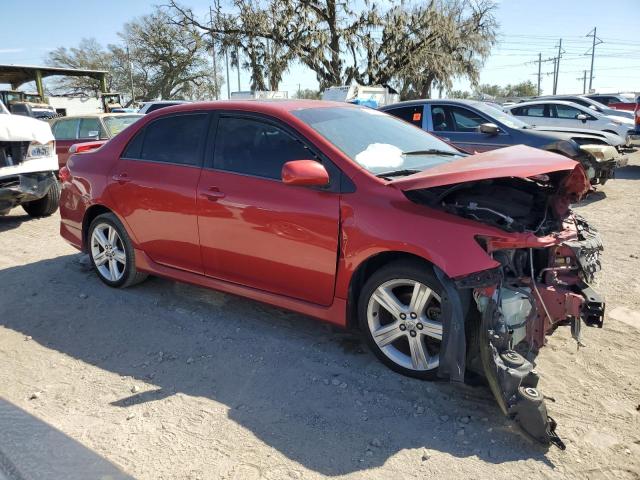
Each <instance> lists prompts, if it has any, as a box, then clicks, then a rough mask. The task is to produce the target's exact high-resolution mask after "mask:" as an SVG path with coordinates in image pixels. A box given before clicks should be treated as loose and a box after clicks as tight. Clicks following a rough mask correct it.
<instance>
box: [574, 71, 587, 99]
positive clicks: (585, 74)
mask: <svg viewBox="0 0 640 480" xmlns="http://www.w3.org/2000/svg"><path fill="white" fill-rule="evenodd" d="M576 80H582V94H583V95H584V94H585V93H587V71H586V70H585V71H584V74H583V75H582V76H581V77H578V78H576Z"/></svg>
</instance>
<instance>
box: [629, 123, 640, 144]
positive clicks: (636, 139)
mask: <svg viewBox="0 0 640 480" xmlns="http://www.w3.org/2000/svg"><path fill="white" fill-rule="evenodd" d="M626 144H627V146H629V147H640V129H638V128H636V129H635V130H629V133H628V134H627V142H626Z"/></svg>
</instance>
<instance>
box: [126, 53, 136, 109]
mask: <svg viewBox="0 0 640 480" xmlns="http://www.w3.org/2000/svg"><path fill="white" fill-rule="evenodd" d="M127 60H128V61H129V82H130V84H131V106H132V107H133V106H134V104H135V103H136V92H135V90H134V89H133V64H132V63H131V55H129V44H128V43H127Z"/></svg>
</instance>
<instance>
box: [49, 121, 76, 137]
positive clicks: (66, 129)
mask: <svg viewBox="0 0 640 480" xmlns="http://www.w3.org/2000/svg"><path fill="white" fill-rule="evenodd" d="M79 123H80V119H78V118H71V119H69V120H58V121H57V122H56V124H55V126H54V127H53V136H54V137H55V139H56V140H75V139H77V138H78V137H77V136H76V134H77V133H78V124H79Z"/></svg>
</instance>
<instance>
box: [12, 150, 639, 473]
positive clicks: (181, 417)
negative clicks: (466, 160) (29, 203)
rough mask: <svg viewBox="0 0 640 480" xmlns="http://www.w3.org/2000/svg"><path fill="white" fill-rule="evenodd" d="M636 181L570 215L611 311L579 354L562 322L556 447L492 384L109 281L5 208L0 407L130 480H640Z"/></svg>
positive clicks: (302, 323)
mask: <svg viewBox="0 0 640 480" xmlns="http://www.w3.org/2000/svg"><path fill="white" fill-rule="evenodd" d="M639 191H640V158H636V159H634V160H633V161H632V164H631V165H630V166H628V167H626V168H624V169H622V170H620V172H619V178H618V179H616V180H614V181H611V182H609V183H608V184H607V185H606V186H605V187H603V188H602V189H600V192H599V193H598V194H596V195H594V196H593V197H592V198H591V199H589V201H587V202H585V204H584V205H581V206H580V207H579V208H578V210H579V212H580V213H581V214H582V215H584V216H586V217H587V218H588V219H589V220H590V221H591V222H592V224H594V225H595V226H596V227H597V228H599V230H600V231H601V233H602V235H603V237H604V241H605V246H606V248H607V249H606V252H605V257H604V264H603V265H604V271H603V272H602V275H601V276H600V280H599V282H598V285H597V288H598V289H599V291H600V292H601V293H603V294H604V295H605V296H606V298H607V301H608V304H607V319H606V322H605V328H604V329H591V328H589V329H585V332H584V343H585V344H586V347H584V348H580V349H579V350H578V349H577V347H576V344H575V342H574V341H573V340H572V339H571V337H570V334H569V332H568V329H566V328H562V329H559V330H558V331H557V332H556V333H555V334H554V335H553V336H552V337H550V340H549V344H548V347H547V348H545V349H544V350H543V351H542V352H541V355H540V356H539V366H538V370H539V372H540V374H541V388H542V390H543V392H544V393H545V394H546V395H548V396H550V397H553V399H555V402H554V401H551V400H549V401H548V407H549V409H550V414H551V415H552V416H553V417H554V418H555V419H556V420H557V421H558V424H559V427H558V432H559V434H560V435H561V437H562V438H563V439H564V440H565V441H566V442H567V450H566V451H565V452H561V451H559V450H558V449H555V448H552V449H549V450H545V449H543V448H542V447H541V446H539V445H537V444H535V443H532V442H531V441H529V440H528V439H527V438H525V437H524V436H523V435H522V434H520V432H519V430H518V428H517V427H516V426H515V425H514V424H513V423H512V422H510V421H508V420H506V419H505V418H503V417H502V415H501V414H500V412H499V410H498V408H497V406H496V405H495V403H494V401H493V399H492V397H491V395H490V393H489V392H488V390H487V389H486V388H484V387H469V386H453V385H450V384H448V383H428V382H420V381H417V380H412V379H407V378H403V377H401V376H399V375H396V374H394V373H392V372H390V371H388V370H387V369H386V368H384V367H383V366H382V365H381V364H380V363H379V362H377V361H376V360H375V359H374V357H373V356H372V355H371V354H370V353H369V352H367V351H366V349H365V348H364V346H363V345H361V343H360V342H359V341H358V338H357V337H355V336H353V335H351V334H348V333H344V332H336V331H333V330H332V329H331V328H330V327H329V326H327V325H323V324H321V323H319V322H316V321H314V320H312V319H309V318H306V317H303V316H300V315H297V314H293V313H290V312H285V311H282V310H279V309H275V308H271V307H268V306H264V305H261V304H257V303H254V302H251V301H248V300H245V299H241V298H237V297H233V296H229V295H225V294H221V293H217V292H213V291H208V290H204V289H201V288H197V287H192V286H188V285H183V284H178V283H175V282H171V281H168V280H164V279H159V278H151V279H150V280H149V281H147V282H145V283H143V284H141V285H139V286H137V287H134V288H131V289H128V290H113V289H109V288H107V287H106V286H104V285H103V284H102V283H100V281H99V280H98V279H97V278H96V276H95V275H94V274H93V273H92V272H91V269H90V267H89V265H88V262H87V259H86V257H83V256H82V255H80V254H78V253H77V252H76V251H75V250H74V249H72V248H71V247H69V246H68V245H67V244H66V243H65V242H64V241H63V240H62V239H61V238H60V237H59V236H58V222H59V217H58V216H57V215H56V216H53V217H51V218H47V219H42V220H32V219H29V218H28V217H26V216H24V215H22V211H21V210H20V209H16V210H14V211H13V212H12V213H11V214H10V215H9V216H8V217H4V218H1V217H0V239H1V246H2V248H1V249H0V362H1V363H2V365H3V368H2V369H1V370H0V399H2V400H4V401H6V402H8V404H11V405H13V406H16V407H19V408H20V409H23V410H24V411H26V412H28V413H29V414H30V415H32V416H33V418H34V419H39V420H42V421H44V422H46V423H47V424H49V425H51V426H53V427H55V428H56V429H58V430H60V431H61V432H63V433H64V434H66V436H68V437H69V438H70V439H72V440H74V441H75V442H78V443H79V444H81V445H83V446H84V447H86V448H87V449H89V450H91V451H92V452H94V453H95V454H97V455H99V456H101V457H103V458H104V459H106V460H108V461H109V462H111V463H112V464H114V465H116V466H118V467H120V468H121V469H122V470H124V472H126V473H127V474H129V475H131V476H133V477H135V478H138V479H217V478H221V479H242V480H245V479H246V480H251V479H258V478H264V479H286V478H293V479H296V478H304V479H307V478H309V479H315V478H325V477H339V478H349V479H358V478H380V479H383V478H384V479H386V478H394V479H411V478H436V477H439V478H477V479H503V478H504V479H507V478H508V479H510V480H512V479H513V478H528V479H529V478H554V479H555V478H589V479H623V480H624V479H637V478H640V428H639V415H640V412H639V411H638V410H639V409H640V371H639V369H638V367H639V365H640V354H639V353H638V344H639V343H640V279H639V278H638V275H637V274H638V272H639V268H638V267H639V266H640V260H639V257H640V242H638V238H637V235H638V233H637V232H638V230H637V225H638V224H640V201H639V193H638V192H639ZM0 428H2V426H1V425H0ZM1 447H2V442H1V441H0V448H1ZM0 453H2V452H1V451H0ZM0 478H2V474H1V473H0Z"/></svg>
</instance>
